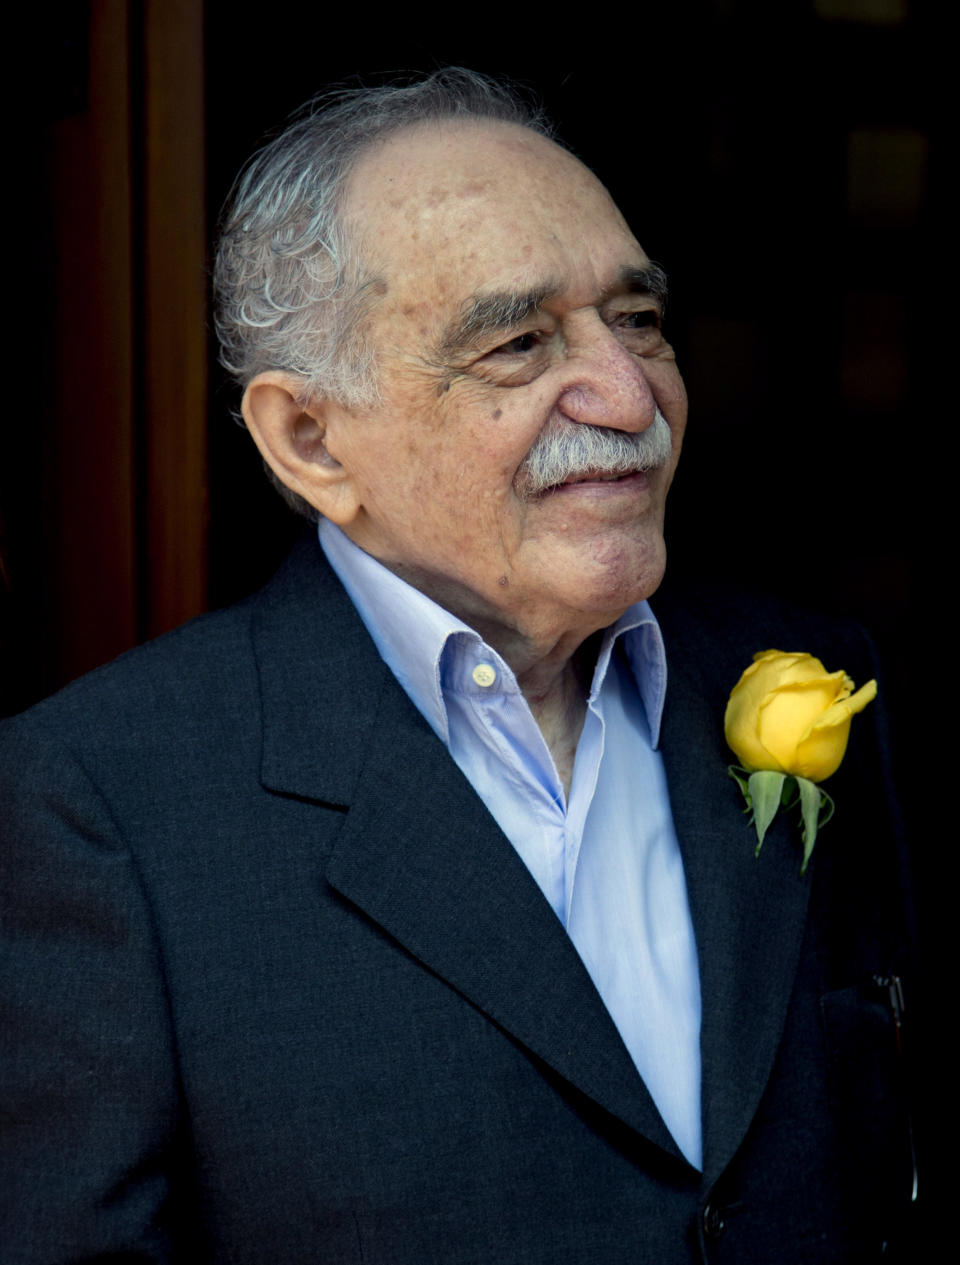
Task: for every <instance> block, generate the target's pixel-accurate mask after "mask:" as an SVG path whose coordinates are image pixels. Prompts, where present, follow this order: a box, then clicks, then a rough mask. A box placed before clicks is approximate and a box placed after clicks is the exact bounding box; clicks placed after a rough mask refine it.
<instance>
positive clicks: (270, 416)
mask: <svg viewBox="0 0 960 1265" xmlns="http://www.w3.org/2000/svg"><path fill="white" fill-rule="evenodd" d="M303 387H304V382H303V379H302V378H300V377H298V376H297V375H296V374H292V373H284V372H282V371H281V370H279V369H270V370H268V371H267V372H266V373H258V374H257V376H256V377H255V378H254V379H253V380H252V381H251V382H250V383H249V385H248V386H247V389H246V391H244V393H243V401H242V403H241V405H240V410H241V412H242V413H243V420H244V421H245V422H246V424H247V429H248V430H249V432H250V434H251V435H252V436H253V439H254V442H255V443H256V445H257V447H258V448H259V449H260V454H261V456H262V457H263V459H264V461H265V462H266V463H267V465H268V466H269V467H270V469H271V470H272V471H273V472H274V474H275V475H276V476H277V478H278V479H280V481H281V482H282V483H284V484H286V486H287V487H288V488H290V489H291V490H292V491H294V492H297V493H298V494H299V495H300V496H302V497H303V499H304V500H305V501H309V503H310V504H311V505H312V506H314V508H315V509H318V510H319V511H320V513H321V514H323V516H324V517H325V518H329V519H331V520H332V521H333V522H335V523H337V524H338V525H339V526H341V527H342V526H345V525H346V524H347V523H349V522H350V521H351V520H352V519H353V518H354V517H355V515H356V513H357V510H358V508H359V505H358V504H357V502H356V497H355V496H354V488H353V482H352V480H351V478H350V474H349V472H348V471H347V470H346V469H345V467H344V466H342V465H341V464H340V463H339V462H338V461H336V460H334V458H333V457H331V456H330V454H329V453H328V452H327V449H326V444H325V442H324V440H325V436H326V430H327V421H328V415H329V413H330V412H331V411H332V410H336V409H339V408H340V407H341V406H340V405H338V404H335V403H334V402H333V401H329V400H323V399H320V400H311V401H309V402H306V403H305V402H304V399H303V395H302V392H303Z"/></svg>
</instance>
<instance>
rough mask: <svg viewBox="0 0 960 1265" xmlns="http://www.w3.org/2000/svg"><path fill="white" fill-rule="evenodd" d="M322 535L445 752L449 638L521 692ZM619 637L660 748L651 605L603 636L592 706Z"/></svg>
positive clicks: (659, 646) (477, 645) (662, 660)
mask: <svg viewBox="0 0 960 1265" xmlns="http://www.w3.org/2000/svg"><path fill="white" fill-rule="evenodd" d="M318 535H319V538H320V545H321V548H322V549H323V552H324V554H325V555H326V558H327V561H328V562H329V563H330V565H331V567H333V569H334V571H335V572H336V574H337V577H338V578H339V580H340V582H341V584H342V585H343V587H344V588H345V589H346V591H347V594H348V596H349V598H350V600H351V601H352V602H353V604H354V606H355V607H356V608H357V613H358V614H359V616H360V618H361V619H362V620H363V622H364V625H365V626H366V629H367V631H368V632H369V634H370V636H371V637H372V638H373V641H374V644H375V645H376V647H377V650H378V651H379V653H380V657H381V658H382V659H383V660H384V662H385V663H386V664H387V666H388V667H389V668H390V670H391V672H393V674H394V676H395V677H396V678H397V680H398V681H399V682H400V684H401V685H402V686H403V688H404V690H405V691H406V693H407V695H408V697H409V698H410V700H411V702H412V703H413V704H414V706H415V707H416V708H417V709H418V710H419V712H420V713H421V715H422V716H423V717H424V719H425V720H426V721H427V723H428V724H429V725H430V727H431V728H432V729H433V731H434V733H436V734H437V736H438V737H439V738H440V739H441V741H442V742H444V743H445V744H446V745H447V746H449V743H450V731H449V725H448V721H447V709H446V704H445V702H444V695H443V685H442V681H441V664H442V661H443V656H444V650H445V649H446V647H447V643H448V642H449V641H450V639H451V638H456V641H457V643H459V645H460V646H462V647H463V649H464V650H467V649H469V651H470V652H471V653H472V654H473V655H475V656H476V657H477V658H478V660H479V659H483V660H487V661H491V662H493V663H494V664H495V666H496V668H497V670H498V671H499V672H500V674H501V679H502V682H503V685H504V688H506V689H507V690H508V691H509V692H511V693H519V687H518V686H517V682H516V678H515V677H514V675H513V672H512V671H511V669H510V667H509V665H508V664H507V663H505V662H504V660H503V659H501V657H500V656H499V655H498V654H497V652H496V651H495V650H494V649H493V648H492V647H490V646H488V645H486V643H485V642H484V641H483V638H482V637H481V636H480V634H479V633H477V632H476V631H475V630H474V629H472V628H470V627H469V625H467V624H465V623H463V621H462V620H460V619H457V617H456V616H455V615H451V614H450V612H449V611H447V610H444V608H443V607H442V606H438V605H437V603H436V602H434V601H433V600H432V599H431V598H429V597H427V595H426V594H425V593H421V592H420V590H419V589H415V588H414V587H413V586H412V585H410V584H407V583H406V581H405V580H401V579H400V577H399V576H397V575H394V573H393V572H392V571H390V570H388V569H387V567H385V566H383V564H382V563H380V562H378V561H377V560H376V558H373V557H371V555H370V554H368V553H364V551H363V550H362V549H360V548H359V547H358V546H357V545H355V544H354V543H353V541H352V540H350V539H349V537H347V536H346V535H345V534H344V533H343V532H342V531H341V530H340V528H339V527H337V526H336V525H335V524H334V523H331V522H330V521H329V519H325V518H324V519H321V520H320V524H319V529H318ZM621 637H622V638H623V645H624V649H625V651H626V655H627V660H628V662H629V664H630V667H631V670H632V671H633V675H634V678H635V680H636V683H637V689H638V691H639V693H640V698H641V701H642V702H643V706H644V710H645V711H646V713H647V723H648V725H649V726H650V739H651V743H652V745H653V746H654V747H656V746H657V744H658V742H659V735H660V720H661V716H662V714H663V701H664V697H665V695H666V688H667V662H666V653H665V650H664V645H663V636H662V634H661V632H660V626H659V624H658V623H657V621H656V618H655V617H654V614H653V611H652V610H651V609H650V606H649V605H648V603H647V602H636V603H635V604H634V605H633V606H631V607H629V608H628V609H627V610H626V611H624V613H623V614H622V615H621V616H620V618H619V619H618V620H617V621H616V623H615V624H611V625H610V627H609V628H607V629H605V630H604V633H603V637H602V640H601V643H600V651H599V653H598V655H597V664H596V667H595V669H594V673H593V681H592V683H591V687H590V697H589V702H591V703H593V702H595V700H596V699H597V697H598V696H599V694H600V691H601V689H602V687H603V682H604V680H605V678H606V674H607V669H608V667H609V665H610V656H611V654H612V653H613V648H614V645H615V644H616V642H617V640H618V639H619V638H621Z"/></svg>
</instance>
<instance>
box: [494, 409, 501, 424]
mask: <svg viewBox="0 0 960 1265" xmlns="http://www.w3.org/2000/svg"><path fill="white" fill-rule="evenodd" d="M501 417H503V409H502V408H498V409H494V411H493V420H494V421H495V422H499V420H500V418H501Z"/></svg>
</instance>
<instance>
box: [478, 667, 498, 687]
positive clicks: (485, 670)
mask: <svg viewBox="0 0 960 1265" xmlns="http://www.w3.org/2000/svg"><path fill="white" fill-rule="evenodd" d="M473 679H474V681H476V683H477V685H482V686H483V688H484V689H486V688H487V686H488V685H492V684H493V683H494V681H495V680H496V679H497V673H496V670H495V669H494V668H492V667H491V666H490V664H489V663H478V664H477V666H476V667H475V668H474V669H473Z"/></svg>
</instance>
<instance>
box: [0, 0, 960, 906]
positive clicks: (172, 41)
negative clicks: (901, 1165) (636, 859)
mask: <svg viewBox="0 0 960 1265" xmlns="http://www.w3.org/2000/svg"><path fill="white" fill-rule="evenodd" d="M942 8H943V6H942V5H938V4H937V3H935V2H932V0H928V2H927V3H924V2H923V0H777V2H776V3H770V2H769V0H764V2H755V0H754V2H751V0H712V2H709V0H703V2H700V3H697V2H694V0H690V2H682V0H681V2H678V3H674V4H672V5H659V4H646V3H635V4H634V5H632V6H617V7H612V6H604V7H602V8H600V7H597V6H592V7H591V6H584V5H582V4H581V5H579V6H575V7H574V9H573V10H571V11H569V13H568V15H567V16H561V14H560V13H559V11H558V10H557V9H556V8H555V7H552V8H549V9H547V8H543V7H541V8H539V9H536V10H531V9H530V8H529V7H526V8H519V7H510V8H508V7H504V6H494V7H492V8H491V7H489V6H487V7H484V8H482V9H472V10H471V9H460V10H457V11H456V14H455V15H454V16H452V11H449V10H448V11H444V12H443V13H441V14H436V13H434V12H432V11H430V10H418V11H417V12H416V13H411V11H409V10H408V11H407V16H406V21H404V22H400V21H390V20H389V19H384V18H383V17H382V16H374V15H373V14H372V13H371V12H369V11H368V10H367V9H366V8H364V9H363V10H362V11H361V10H360V8H359V6H358V7H357V14H356V16H351V15H349V14H348V13H346V12H344V11H341V12H339V13H337V14H331V12H330V10H329V7H328V6H320V5H315V4H314V5H296V4H290V3H286V2H284V0H275V2H273V3H270V4H264V5H261V6H257V7H256V8H252V7H248V6H237V5H236V4H235V3H227V2H226V0H207V2H206V4H203V3H201V2H200V0H143V2H142V3H127V2H126V0H92V2H91V3H89V4H83V3H79V2H76V0H74V2H72V3H66V4H60V5H52V6H48V7H45V8H44V10H43V12H42V14H40V15H39V16H38V17H37V18H35V19H33V20H32V22H30V23H29V24H28V25H27V27H25V32H26V33H25V34H24V36H23V38H22V39H20V41H19V42H17V41H14V43H13V45H12V46H13V47H15V48H16V50H17V56H18V57H20V58H22V60H23V62H24V65H25V67H26V68H28V69H29V70H31V71H32V72H33V73H32V76H31V83H32V85H33V86H32V87H31V88H30V89H29V90H25V92H24V95H23V97H22V99H21V103H20V107H21V108H20V110H19V112H18V113H17V115H16V118H17V126H16V128H15V129H14V130H15V131H16V132H17V136H18V144H17V146H16V147H15V148H14V150H13V153H14V159H13V161H12V162H11V166H12V167H13V170H14V172H15V179H14V182H13V185H14V190H13V192H14V199H13V201H14V207H15V210H16V212H17V226H18V227H19V229H20V230H21V233H20V235H19V236H17V237H16V238H15V239H13V240H14V241H15V242H17V243H23V244H22V245H19V244H18V245H17V246H16V247H15V248H14V249H13V251H12V256H13V257H12V259H11V262H10V272H9V273H8V275H9V276H10V277H11V278H13V280H14V281H19V288H18V289H15V288H14V285H13V284H11V290H10V293H9V294H8V301H9V302H10V307H11V311H8V318H11V317H12V333H9V334H8V340H9V341H8V379H7V388H8V394H7V409H6V410H5V416H4V431H3V439H4V442H3V446H2V448H0V713H3V712H12V711H16V710H18V709H19V708H21V707H24V706H27V705H28V704H29V703H31V702H32V701H34V700H36V699H37V698H39V697H42V696H43V695H44V694H46V693H48V692H50V691H51V690H53V689H55V688H57V687H59V686H60V685H62V684H64V683H65V682H66V681H68V680H69V679H71V678H72V677H74V676H76V675H78V674H79V673H80V672H81V671H85V670H87V669H89V668H91V667H94V666H96V664H98V663H100V662H103V661H105V660H106V659H109V658H111V657H113V656H114V655H115V654H117V653H120V652H121V651H123V650H124V649H126V648H128V647H129V646H131V645H133V644H135V643H136V642H138V641H141V640H144V639H145V638H146V637H148V636H151V635H154V634H155V633H158V632H162V631H163V630H164V629H166V628H168V627H171V626H173V625H174V624H176V623H178V622H180V621H181V620H182V619H185V618H188V617H189V616H191V615H193V614H196V613H199V612H200V611H202V610H203V609H205V608H208V607H210V606H216V605H220V604H223V603H226V602H228V601H231V600H233V599H235V598H236V597H238V596H240V595H241V594H243V593H245V592H248V591H250V590H251V589H252V588H254V587H256V586H257V585H258V584H259V583H261V582H262V581H263V580H265V579H266V578H267V576H268V575H269V574H270V572H271V571H272V569H273V568H274V567H275V566H276V565H277V563H278V562H279V560H280V559H281V558H282V556H283V554H284V552H285V550H286V548H287V546H288V544H289V542H290V541H291V540H292V538H293V537H294V535H295V534H296V532H297V531H298V530H299V526H298V522H297V520H295V519H294V518H293V517H292V516H291V515H290V514H289V512H288V511H287V510H286V509H285V508H284V506H283V505H282V504H281V502H280V500H279V499H278V498H277V497H276V495H275V493H273V491H272V490H271V489H270V488H269V487H268V486H267V484H266V482H265V480H264V478H263V475H262V472H261V469H260V465H259V460H258V458H257V457H256V455H255V452H254V449H253V446H252V444H251V443H250V441H249V440H248V438H247V437H246V435H245V434H244V433H243V432H242V430H241V429H240V428H239V427H238V426H236V425H235V424H234V422H233V421H232V420H231V410H232V409H233V408H234V407H235V406H236V403H237V400H236V397H235V395H234V392H233V389H232V388H231V387H230V386H229V385H228V384H227V383H226V380H225V377H224V375H223V374H222V372H221V371H220V370H219V368H218V367H217V365H216V360H215V351H214V349H213V348H212V345H211V343H210V337H209V334H210V330H209V317H208V308H207V299H208V293H207V291H208V268H209V245H210V241H211V238H212V236H213V232H214V226H215V223H216V218H217V215H218V212H219V207H220V205H221V204H222V201H223V199H224V197H225V195H226V193H227V191H228V189H229V186H230V184H231V182H232V179H233V177H234V175H235V174H236V171H237V169H238V168H239V166H240V165H241V163H242V162H243V161H244V160H245V159H246V157H247V156H248V155H249V154H250V152H251V151H252V150H253V149H254V148H255V147H256V146H257V145H258V144H259V143H260V141H261V140H262V139H263V137H264V134H265V132H266V131H267V130H268V129H270V128H273V127H275V126H277V125H279V124H280V123H282V121H283V119H284V118H285V116H286V115H287V114H288V113H289V112H290V111H292V110H293V109H295V108H296V107H297V106H298V105H300V104H301V103H302V102H303V101H304V100H305V99H306V98H308V97H310V96H311V95H313V94H314V93H316V92H318V91H319V90H321V89H322V88H323V87H324V85H327V84H330V83H332V82H335V81H344V80H348V81H356V77H357V76H360V77H361V78H363V79H376V78H377V77H378V76H379V75H381V74H382V73H384V72H396V71H400V72H403V71H418V70H429V69H431V68H434V67H436V66H440V65H444V64H451V63H457V64H464V65H468V66H471V67H474V68H476V69H479V70H483V71H487V72H492V73H494V74H501V73H502V74H506V75H509V76H511V77H512V78H514V79H516V80H518V81H520V82H521V83H522V84H525V85H529V86H531V87H533V88H534V89H535V90H536V91H537V92H539V94H540V95H541V96H542V97H543V99H544V100H545V102H546V105H547V107H548V110H549V112H550V113H551V114H552V115H553V117H554V118H555V119H556V120H557V122H558V124H559V129H560V133H561V135H562V136H563V137H564V138H565V139H566V141H567V142H568V143H569V145H570V146H571V148H572V149H573V150H574V151H575V152H577V153H578V154H579V155H580V156H581V157H582V158H583V159H584V161H585V162H587V163H588V165H590V166H591V167H593V168H594V169H595V170H596V171H597V173H598V174H599V175H600V177H601V178H602V179H603V180H604V182H605V183H606V184H607V185H608V187H609V188H610V190H611V192H612V193H613V196H614V198H615V200H616V201H617V202H618V203H619V205H620V207H621V209H622V210H623V211H624V213H625V215H626V217H627V219H628V220H629V221H630V222H631V224H632V226H633V227H634V230H635V232H636V234H637V236H638V238H639V240H640V242H641V243H642V245H643V246H644V248H645V249H646V250H647V251H648V253H649V254H650V255H651V256H652V257H654V258H655V259H657V260H658V261H659V262H661V263H662V264H663V265H664V266H665V267H666V268H667V270H668V273H669V275H670V279H671V302H670V309H669V312H668V333H669V337H670V338H671V341H672V342H673V344H674V346H675V347H676V349H677V352H678V357H679V360H680V365H681V368H682V370H683V372H684V375H685V378H686V381H687V385H688V389H689V392H690V426H689V430H688V438H687V446H686V450H685V455H684V459H683V461H682V463H681V467H680V473H679V475H678V478H677V481H676V483H675V485H674V490H673V492H672V494H671V505H670V508H669V514H668V541H669V546H670V570H671V574H672V575H673V576H686V577H696V578H701V577H706V578H718V579H722V578H726V577H736V578H737V579H738V580H739V581H741V582H743V583H745V584H747V585H749V586H751V587H754V588H758V589H761V590H766V591H768V592H772V593H776V594H782V595H785V596H787V597H789V598H791V599H793V600H795V601H798V602H800V603H802V604H803V605H806V606H811V607H814V608H820V609H823V610H825V611H827V612H833V613H840V614H851V615H854V616H856V617H858V618H860V619H861V620H862V621H863V622H864V623H866V624H867V626H868V627H869V628H870V629H871V631H872V632H873V633H874V635H875V637H876V638H877V640H878V642H879V644H880V648H881V651H882V653H883V654H884V656H885V659H886V666H887V678H886V680H885V682H884V694H885V699H886V702H887V704H888V706H889V708H890V711H891V713H892V715H893V718H894V740H895V751H896V755H897V758H898V763H899V768H900V771H901V773H900V775H901V778H902V787H903V798H904V799H905V801H906V804H907V811H908V815H909V819H910V822H911V824H912V825H913V828H914V832H915V837H916V840H917V844H916V856H917V868H918V871H919V873H920V877H921V880H922V886H923V889H924V890H926V891H928V892H931V893H932V891H933V890H934V889H935V887H936V886H937V884H938V882H939V874H940V867H939V860H938V857H935V856H932V855H931V853H930V851H929V849H928V848H927V846H926V843H927V840H928V839H929V838H930V831H931V828H932V827H933V826H934V825H935V823H936V821H937V818H938V810H936V809H935V807H932V805H933V803H934V801H933V799H932V797H931V796H930V795H929V794H928V787H929V784H930V782H931V780H932V779H933V778H934V777H936V779H937V780H938V781H940V782H948V781H949V777H950V769H951V762H950V759H949V755H947V756H946V757H945V756H944V755H942V754H941V747H940V745H939V744H938V741H937V740H936V737H935V735H936V729H935V723H936V722H934V721H933V719H932V718H933V708H932V706H929V699H930V698H931V696H933V695H934V693H935V691H936V690H937V688H938V685H939V677H940V675H941V674H942V673H943V671H944V669H943V668H942V664H943V661H944V660H945V659H946V658H947V655H946V654H945V653H944V650H943V648H942V634H941V625H942V621H941V618H940V608H941V604H942V603H943V601H944V597H943V595H944V593H945V592H947V591H949V585H950V580H949V576H950V574H951V571H950V569H949V567H948V566H947V562H948V558H949V556H950V555H949V552H948V551H949V548H950V546H949V543H948V539H947V536H946V532H947V522H948V518H949V517H950V515H949V511H948V507H949V504H950V503H951V495H952V489H949V490H948V488H947V470H948V468H949V465H950V458H949V455H948V453H947V452H945V451H944V448H943V444H942V443H941V442H940V437H941V435H942V434H944V433H945V431H946V428H945V425H944V419H943V413H944V400H943V399H942V398H941V396H942V394H943V393H944V390H943V388H944V383H945V374H943V373H942V368H943V366H945V365H948V364H949V363H951V359H950V358H951V353H952V348H948V347H947V345H946V336H945V333H944V328H945V327H944V324H943V321H944V317H943V309H944V302H943V299H942V298H941V290H942V289H943V288H944V287H943V283H942V281H941V277H942V276H943V274H944V271H945V260H946V258H947V255H948V252H947V248H946V231H945V221H944V218H942V212H941V208H942V206H943V198H942V196H941V192H942V184H943V173H944V168H945V160H946V151H945V143H944V140H945V137H944V134H943V133H944V131H945V128H944V126H943V114H942V106H941V99H942V89H943V85H944V70H943V66H944V61H941V57H940V49H941V46H942V44H943V43H944V38H945V37H944V33H943V31H942V30H940V29H939V27H938V16H939V13H940V11H941V10H942ZM41 67H42V70H43V73H42V75H41V74H39V73H37V72H38V70H39V68H41ZM20 140H22V141H23V142H25V143H24V144H23V145H22V149H21V147H20V146H19V141H20ZM14 295H17V296H19V297H18V299H17V302H16V303H14ZM757 648H758V649H759V648H761V647H757ZM783 648H784V649H805V648H806V647H783ZM827 666H828V667H829V668H831V669H835V668H837V667H841V666H843V665H838V664H828V665H827ZM732 684H733V683H732V682H731V685H732ZM858 684H860V683H859V682H858ZM927 706H929V711H927V710H925V708H926V707H927Z"/></svg>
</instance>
